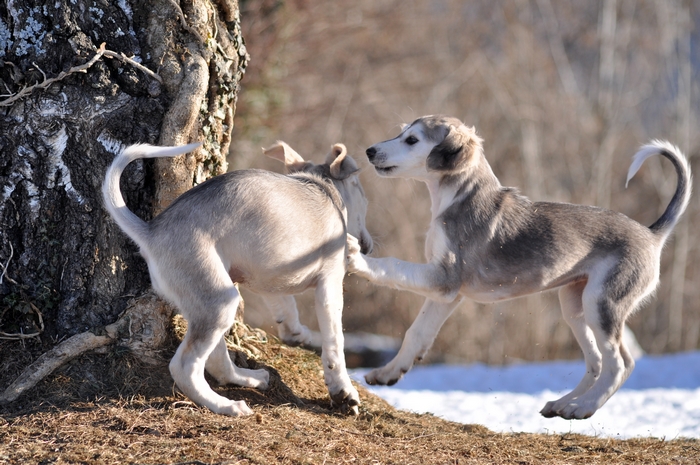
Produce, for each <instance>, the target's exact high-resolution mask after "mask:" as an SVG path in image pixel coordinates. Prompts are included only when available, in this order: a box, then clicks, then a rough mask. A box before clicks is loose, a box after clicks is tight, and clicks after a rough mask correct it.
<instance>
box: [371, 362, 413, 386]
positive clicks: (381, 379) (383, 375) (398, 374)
mask: <svg viewBox="0 0 700 465" xmlns="http://www.w3.org/2000/svg"><path fill="white" fill-rule="evenodd" d="M410 369H411V368H410V367H408V368H398V369H397V368H393V367H391V366H390V365H387V366H384V367H381V368H375V369H374V370H372V371H370V372H369V373H367V374H366V375H365V381H366V382H367V384H369V385H371V386H376V385H379V386H393V385H394V384H396V383H397V382H398V381H399V380H400V379H401V378H403V375H405V374H406V373H407V372H408V370H410Z"/></svg>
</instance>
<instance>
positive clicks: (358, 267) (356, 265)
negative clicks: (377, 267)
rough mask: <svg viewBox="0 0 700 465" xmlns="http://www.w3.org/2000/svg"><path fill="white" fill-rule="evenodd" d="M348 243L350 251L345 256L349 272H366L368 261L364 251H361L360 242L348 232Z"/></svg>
mask: <svg viewBox="0 0 700 465" xmlns="http://www.w3.org/2000/svg"><path fill="white" fill-rule="evenodd" d="M347 244H348V252H347V256H346V257H345V265H346V267H347V270H348V273H366V272H367V261H366V260H365V257H364V255H362V252H360V249H361V248H360V242H359V241H358V240H357V238H356V237H355V236H353V235H351V234H348V239H347Z"/></svg>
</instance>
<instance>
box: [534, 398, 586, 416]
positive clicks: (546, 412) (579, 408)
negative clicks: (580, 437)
mask: <svg viewBox="0 0 700 465" xmlns="http://www.w3.org/2000/svg"><path fill="white" fill-rule="evenodd" d="M596 410H598V409H597V408H596V406H595V405H594V404H593V403H588V402H585V401H584V402H581V401H578V400H573V401H571V402H568V403H561V402H557V401H552V402H547V404H545V406H544V408H543V409H542V410H540V414H541V415H542V416H543V417H545V418H554V417H561V418H564V419H565V420H583V419H586V418H590V417H591V416H592V415H593V414H594V413H595V412H596Z"/></svg>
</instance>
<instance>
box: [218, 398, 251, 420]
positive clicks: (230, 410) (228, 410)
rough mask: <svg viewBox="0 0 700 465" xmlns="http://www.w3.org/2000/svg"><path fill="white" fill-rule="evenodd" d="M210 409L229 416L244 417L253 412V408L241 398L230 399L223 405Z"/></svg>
mask: <svg viewBox="0 0 700 465" xmlns="http://www.w3.org/2000/svg"><path fill="white" fill-rule="evenodd" d="M211 410H212V411H213V412H214V413H218V414H219V415H228V416H231V417H244V416H248V415H252V414H253V410H252V409H251V408H250V407H248V404H246V403H245V401H242V400H238V401H236V400H232V401H230V402H228V403H226V404H224V405H220V406H218V407H216V408H212V409H211Z"/></svg>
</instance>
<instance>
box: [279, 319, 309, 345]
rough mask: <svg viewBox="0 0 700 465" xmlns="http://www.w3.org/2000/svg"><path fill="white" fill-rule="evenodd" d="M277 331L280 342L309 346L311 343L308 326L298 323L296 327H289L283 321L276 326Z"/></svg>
mask: <svg viewBox="0 0 700 465" xmlns="http://www.w3.org/2000/svg"><path fill="white" fill-rule="evenodd" d="M277 333H278V335H279V337H280V339H282V342H284V343H285V344H287V345H288V346H292V347H296V346H302V345H305V346H309V345H311V340H312V334H311V331H310V330H309V328H307V327H306V326H304V325H299V326H298V327H297V328H289V327H288V326H286V325H285V324H284V323H282V324H280V325H279V326H278V327H277Z"/></svg>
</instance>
